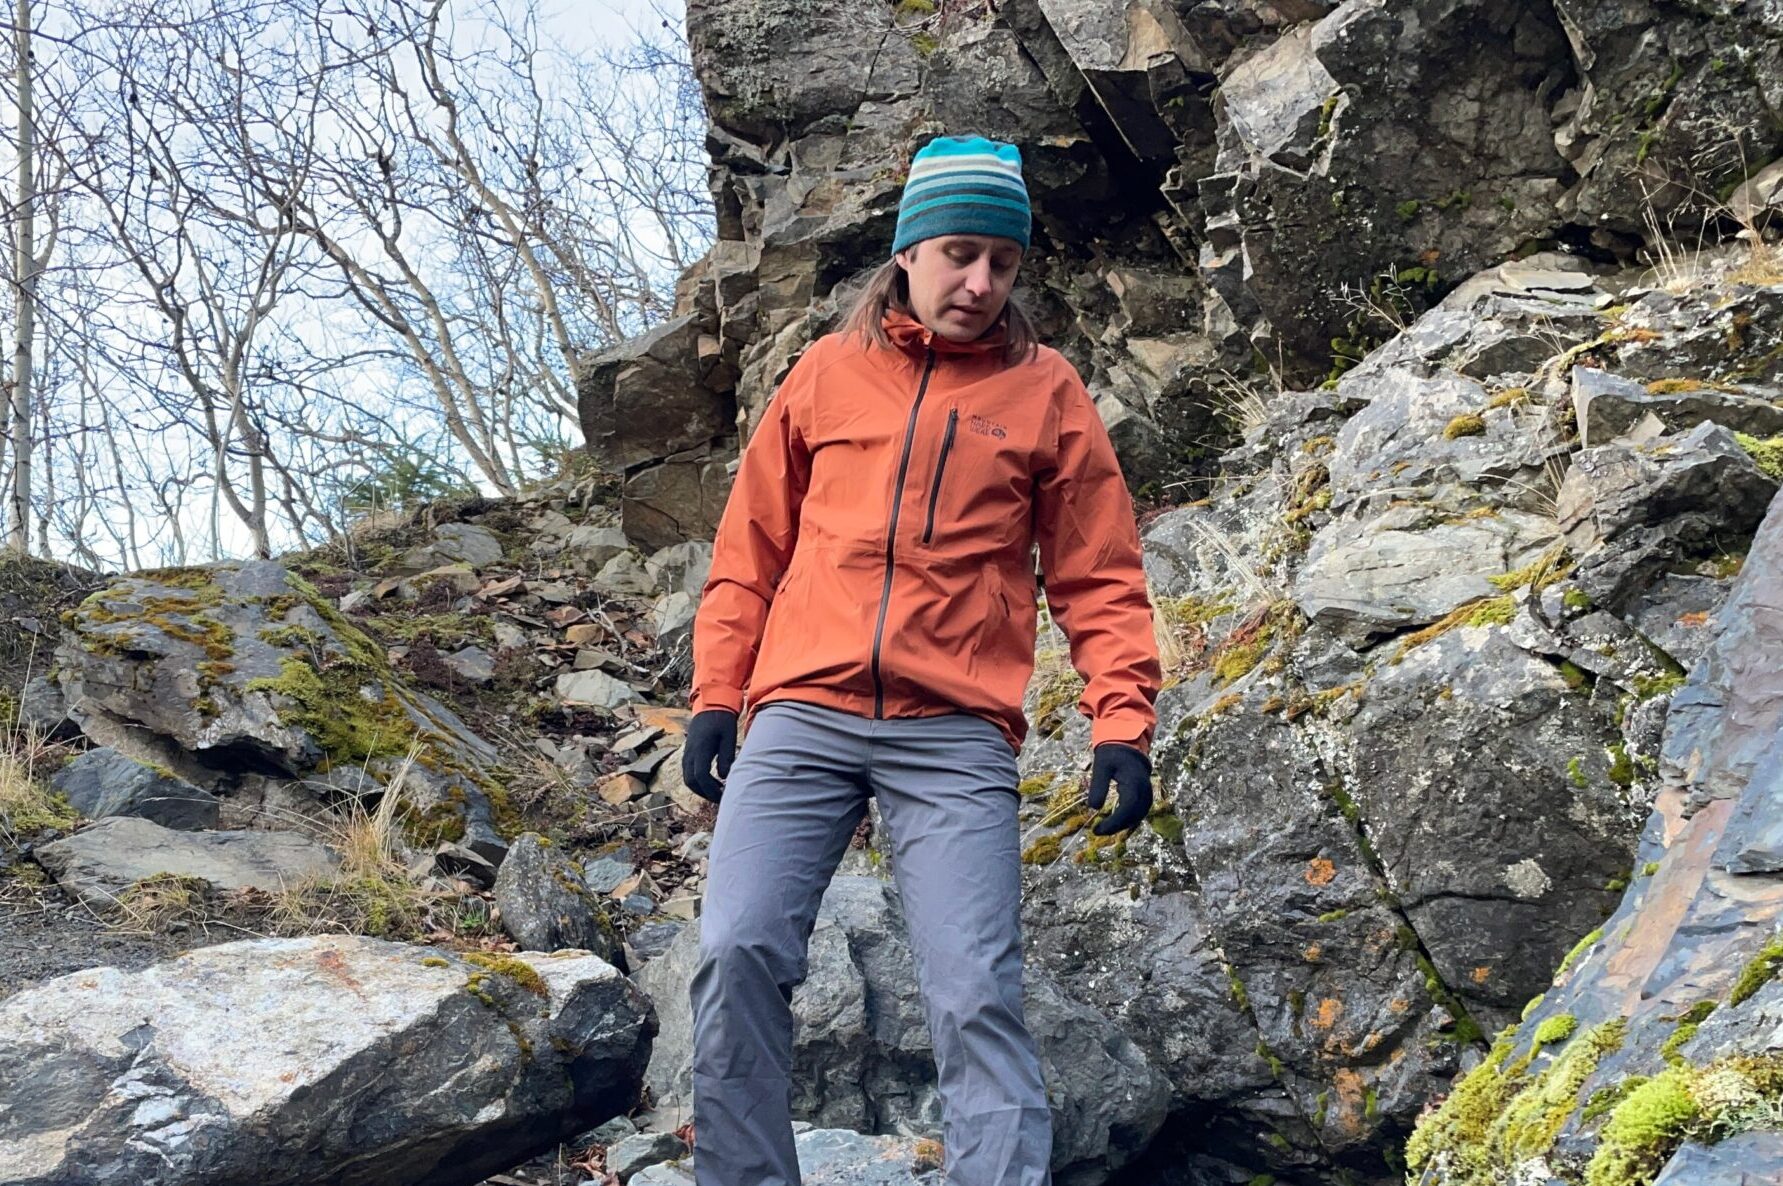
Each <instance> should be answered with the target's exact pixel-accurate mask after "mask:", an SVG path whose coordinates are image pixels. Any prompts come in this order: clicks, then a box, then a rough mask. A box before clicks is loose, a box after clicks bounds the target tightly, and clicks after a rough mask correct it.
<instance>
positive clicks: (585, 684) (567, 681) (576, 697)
mask: <svg viewBox="0 0 1783 1186" xmlns="http://www.w3.org/2000/svg"><path fill="white" fill-rule="evenodd" d="M557 698H558V699H559V700H561V701H562V702H563V703H565V704H586V705H591V706H593V707H595V708H617V707H618V706H619V705H621V704H630V703H631V702H633V701H634V700H637V699H638V694H637V693H636V692H635V691H633V690H632V688H631V685H630V684H627V683H624V682H622V681H620V680H616V679H614V678H613V677H612V676H610V675H608V674H607V673H606V672H604V671H600V670H589V671H566V672H565V673H564V674H562V675H560V676H558V677H557Z"/></svg>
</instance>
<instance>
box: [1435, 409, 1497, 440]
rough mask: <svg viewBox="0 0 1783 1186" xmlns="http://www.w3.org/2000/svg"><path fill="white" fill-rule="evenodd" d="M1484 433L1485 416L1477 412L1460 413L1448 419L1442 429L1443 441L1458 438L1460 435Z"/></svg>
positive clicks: (1472, 435)
mask: <svg viewBox="0 0 1783 1186" xmlns="http://www.w3.org/2000/svg"><path fill="white" fill-rule="evenodd" d="M1485 433H1486V421H1485V418H1484V417H1482V416H1481V415H1480V414H1479V413H1477V412H1463V413H1461V415H1459V416H1457V417H1455V418H1454V419H1453V420H1451V421H1449V422H1448V424H1447V425H1445V426H1444V427H1443V430H1442V435H1443V439H1444V440H1445V441H1456V440H1460V439H1461V438H1462V437H1477V436H1484V435H1485Z"/></svg>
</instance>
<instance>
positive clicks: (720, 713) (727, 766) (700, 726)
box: [681, 708, 737, 803]
mask: <svg viewBox="0 0 1783 1186" xmlns="http://www.w3.org/2000/svg"><path fill="white" fill-rule="evenodd" d="M736 756H737V714H736V713H734V712H732V711H731V710H730V709H728V708H708V709H707V710H706V711H704V712H698V713H695V714H694V716H693V720H692V721H690V722H688V725H687V744H685V745H683V746H682V747H681V781H682V782H685V783H686V784H687V789H688V790H690V791H692V792H693V793H694V794H696V795H698V796H699V797H700V798H702V799H705V800H707V801H708V802H711V803H716V802H718V800H719V797H720V796H722V795H723V794H724V780H725V779H727V778H729V777H730V773H731V759H733V758H735V757H736ZM714 760H716V761H717V763H718V777H717V778H713V777H712V763H713V761H714Z"/></svg>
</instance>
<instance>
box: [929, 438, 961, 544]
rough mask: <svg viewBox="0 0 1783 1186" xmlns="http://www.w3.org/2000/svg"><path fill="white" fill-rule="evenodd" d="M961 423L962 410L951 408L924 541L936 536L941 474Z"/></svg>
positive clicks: (932, 486) (932, 488) (936, 467)
mask: <svg viewBox="0 0 1783 1186" xmlns="http://www.w3.org/2000/svg"><path fill="white" fill-rule="evenodd" d="M959 424H960V410H959V409H958V408H949V409H948V412H947V433H946V435H944V436H943V437H942V438H941V456H940V457H939V458H938V459H937V460H936V462H935V481H934V482H933V483H932V484H931V485H930V486H929V518H928V522H926V523H924V524H923V528H922V542H923V543H925V544H926V543H928V542H929V541H930V540H932V539H934V538H935V504H936V503H938V502H940V501H941V475H942V474H943V473H945V472H946V471H947V455H948V454H949V453H951V452H953V432H954V429H956V428H958V427H959Z"/></svg>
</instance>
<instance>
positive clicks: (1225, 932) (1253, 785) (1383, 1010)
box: [1127, 696, 1459, 1168]
mask: <svg viewBox="0 0 1783 1186" xmlns="http://www.w3.org/2000/svg"><path fill="white" fill-rule="evenodd" d="M1259 707H1260V704H1259V701H1258V699H1257V698H1256V697H1255V696H1253V697H1251V698H1249V699H1248V701H1247V702H1246V703H1243V704H1240V705H1236V706H1233V707H1232V708H1230V709H1228V710H1226V711H1224V712H1221V713H1219V714H1217V715H1214V716H1212V717H1210V718H1209V719H1208V720H1206V721H1205V723H1203V724H1200V725H1199V727H1192V728H1185V729H1184V730H1183V731H1182V733H1181V734H1179V736H1178V739H1175V740H1173V741H1172V742H1171V743H1170V744H1169V745H1167V746H1166V747H1165V749H1164V750H1163V751H1162V752H1160V754H1159V755H1158V757H1157V762H1156V766H1157V769H1158V770H1159V771H1160V772H1161V774H1162V775H1163V778H1164V781H1163V783H1162V785H1163V786H1164V787H1165V788H1166V789H1167V791H1168V794H1169V796H1170V801H1171V803H1172V804H1173V805H1174V807H1175V811H1176V814H1177V816H1178V818H1179V819H1180V820H1182V822H1183V833H1182V843H1183V846H1184V852H1185V855H1186V858H1187V861H1188V864H1189V867H1190V869H1191V870H1192V871H1193V879H1194V884H1195V885H1196V886H1197V887H1198V891H1199V893H1198V898H1197V901H1198V903H1199V910H1200V913H1201V914H1202V915H1203V917H1204V919H1205V922H1204V924H1203V925H1204V926H1205V927H1206V937H1207V943H1208V946H1209V947H1210V948H1212V949H1213V950H1215V951H1217V952H1219V953H1221V955H1222V956H1223V959H1221V960H1220V961H1219V971H1220V973H1221V974H1222V975H1223V977H1224V978H1225V979H1226V985H1225V986H1223V987H1225V988H1226V989H1227V994H1228V997H1229V999H1230V1000H1231V1002H1232V1003H1231V1004H1228V1005H1226V1006H1225V1008H1226V1009H1227V1010H1229V1011H1230V1010H1233V1009H1236V1011H1237V1012H1238V1013H1239V1016H1240V1019H1241V1023H1242V1024H1241V1025H1240V1026H1239V1027H1238V1030H1237V1033H1236V1034H1234V1035H1233V1037H1231V1038H1228V1039H1226V1045H1227V1046H1228V1048H1229V1046H1230V1045H1237V1044H1241V1043H1242V1041H1243V1037H1244V1036H1245V1035H1244V1030H1245V1029H1247V1028H1248V1029H1249V1031H1250V1032H1249V1035H1248V1036H1249V1038H1250V1050H1249V1052H1248V1054H1249V1057H1248V1058H1247V1059H1243V1060H1239V1059H1235V1058H1233V1055H1232V1054H1231V1053H1230V1052H1229V1049H1228V1051H1222V1052H1221V1053H1223V1054H1224V1058H1222V1059H1221V1062H1222V1066H1221V1068H1220V1070H1221V1072H1222V1073H1223V1075H1225V1076H1235V1072H1236V1071H1237V1070H1239V1069H1240V1068H1248V1071H1249V1074H1250V1076H1252V1077H1253V1083H1252V1085H1249V1090H1248V1091H1247V1090H1245V1089H1244V1088H1245V1087H1246V1086H1247V1085H1245V1084H1243V1083H1242V1081H1240V1082H1231V1081H1230V1080H1229V1079H1228V1081H1227V1082H1225V1083H1222V1082H1221V1081H1220V1079H1218V1078H1216V1079H1215V1080H1214V1082H1212V1083H1206V1084H1204V1083H1203V1082H1202V1081H1200V1080H1198V1079H1197V1078H1195V1077H1194V1076H1192V1075H1185V1074H1182V1073H1180V1072H1177V1073H1176V1074H1175V1075H1174V1080H1175V1082H1176V1083H1177V1085H1178V1086H1177V1090H1178V1093H1179V1095H1181V1096H1186V1097H1187V1101H1185V1103H1188V1106H1186V1107H1184V1109H1183V1111H1184V1112H1185V1114H1188V1115H1193V1114H1194V1112H1195V1111H1196V1110H1197V1109H1195V1108H1194V1106H1193V1104H1192V1103H1189V1102H1188V1101H1194V1100H1195V1097H1196V1096H1198V1095H1200V1094H1201V1093H1202V1092H1209V1093H1210V1094H1211V1093H1212V1092H1213V1091H1214V1090H1217V1089H1218V1088H1220V1087H1223V1088H1224V1089H1225V1090H1223V1091H1220V1092H1219V1094H1218V1095H1215V1096H1214V1098H1218V1099H1220V1100H1221V1101H1222V1104H1223V1108H1224V1110H1226V1111H1227V1112H1228V1113H1229V1114H1230V1115H1231V1117H1232V1119H1231V1120H1230V1121H1229V1123H1228V1126H1227V1127H1229V1128H1230V1129H1233V1130H1236V1131H1235V1132H1232V1133H1231V1134H1230V1135H1229V1136H1227V1137H1225V1139H1224V1140H1221V1141H1214V1140H1206V1139H1203V1140H1202V1141H1201V1142H1200V1143H1201V1144H1202V1146H1203V1149H1204V1151H1213V1149H1214V1148H1217V1147H1219V1146H1222V1145H1223V1146H1224V1147H1225V1150H1226V1155H1227V1156H1235V1157H1237V1158H1239V1159H1240V1163H1241V1164H1262V1163H1265V1162H1268V1161H1270V1160H1271V1159H1274V1163H1275V1164H1279V1165H1282V1166H1283V1167H1284V1168H1285V1167H1286V1166H1288V1165H1293V1164H1297V1163H1299V1164H1304V1163H1305V1162H1306V1161H1307V1160H1314V1161H1316V1159H1317V1158H1319V1157H1320V1156H1322V1155H1324V1154H1323V1152H1322V1151H1325V1150H1336V1149H1342V1150H1347V1151H1350V1152H1351V1154H1352V1155H1353V1156H1356V1157H1358V1159H1359V1160H1360V1159H1361V1158H1363V1157H1365V1156H1366V1154H1365V1150H1366V1149H1367V1148H1368V1147H1369V1146H1370V1145H1371V1144H1373V1143H1376V1142H1378V1141H1379V1139H1380V1137H1379V1134H1378V1132H1377V1126H1385V1125H1399V1124H1405V1123H1408V1122H1409V1121H1410V1120H1411V1118H1412V1117H1413V1116H1415V1115H1416V1113H1417V1111H1418V1109H1419V1108H1420V1107H1421V1105H1422V1102H1423V1100H1425V1099H1427V1098H1428V1095H1429V1093H1430V1092H1431V1090H1432V1089H1433V1088H1434V1087H1435V1085H1436V1084H1438V1083H1440V1082H1441V1081H1442V1076H1444V1075H1445V1074H1447V1073H1448V1071H1449V1070H1450V1069H1451V1068H1452V1065H1453V1064H1452V1061H1451V1060H1452V1059H1453V1057H1454V1052H1453V1046H1452V1044H1451V1043H1450V1042H1447V1041H1445V1040H1444V1037H1445V1036H1449V1037H1452V1036H1453V1035H1454V1032H1455V1028H1456V1025H1457V1022H1458V1020H1459V1019H1458V1018H1457V1017H1455V1016H1453V1015H1452V1014H1451V1013H1450V1012H1449V1011H1448V1010H1447V1009H1446V1008H1445V1007H1444V1006H1443V1004H1442V1002H1440V1001H1438V1000H1437V999H1435V998H1434V996H1433V993H1432V991H1431V989H1430V987H1429V985H1430V981H1429V980H1427V978H1426V975H1425V972H1424V970H1423V968H1422V966H1421V965H1420V963H1419V954H1420V952H1419V949H1418V946H1417V943H1416V941H1415V940H1413V941H1410V942H1408V941H1407V940H1408V938H1409V937H1410V936H1411V934H1412V932H1411V931H1410V928H1409V927H1408V926H1407V925H1406V921H1405V918H1404V916H1403V914H1402V913H1401V912H1400V911H1398V910H1397V909H1395V908H1394V907H1393V906H1392V905H1391V904H1390V903H1391V900H1392V899H1391V896H1390V895H1389V894H1387V893H1384V892H1383V889H1384V885H1383V871H1382V870H1381V869H1379V868H1378V867H1377V864H1376V859H1375V857H1374V855H1373V853H1372V851H1371V850H1370V848H1369V847H1368V846H1367V844H1366V843H1365V840H1364V835H1365V834H1368V833H1365V831H1364V829H1365V827H1366V826H1367V825H1370V824H1372V823H1373V820H1374V817H1372V816H1368V815H1366V814H1358V813H1357V809H1356V806H1355V800H1354V799H1352V798H1349V797H1348V796H1346V795H1345V794H1344V790H1345V788H1346V787H1350V786H1351V784H1350V783H1349V782H1348V780H1347V779H1345V778H1343V777H1341V775H1340V773H1339V771H1337V770H1334V769H1333V768H1332V764H1331V763H1330V762H1328V761H1327V760H1326V759H1325V758H1323V757H1322V756H1321V755H1320V753H1319V746H1318V745H1317V744H1316V736H1314V735H1308V734H1307V733H1305V732H1303V731H1302V730H1301V729H1300V728H1298V727H1297V726H1295V725H1293V724H1290V723H1288V722H1285V721H1283V720H1282V719H1280V717H1278V716H1276V715H1272V714H1265V713H1263V712H1261V711H1259ZM1191 719H1192V718H1191ZM1350 794H1355V791H1354V789H1353V788H1352V789H1351V791H1350ZM1237 804H1242V805H1243V806H1242V809H1239V808H1237V807H1236V805H1237ZM1346 804H1349V806H1348V807H1347V808H1346ZM1352 816H1353V817H1354V819H1353V820H1352V818H1350V817H1352ZM1260 820H1267V821H1268V823H1267V824H1266V825H1261V824H1259V822H1258V821H1260ZM1365 821H1366V823H1365ZM1382 823H1383V825H1384V824H1385V823H1386V819H1385V818H1383V819H1382ZM1133 958H1134V957H1133V956H1128V957H1127V959H1128V960H1131V959H1133ZM1133 1008H1134V1016H1135V1020H1136V1021H1137V1020H1139V1019H1141V1018H1143V1017H1144V1015H1145V1011H1146V1009H1145V1005H1144V1004H1143V1003H1136V1004H1135V1005H1134V1007H1133ZM1213 1053H1214V1052H1212V1051H1209V1052H1208V1053H1207V1054H1204V1055H1200V1056H1199V1057H1209V1056H1211V1055H1212V1054H1213ZM1203 1098H1204V1099H1205V1098H1206V1097H1205V1096H1204V1097H1203ZM1370 1099H1372V1100H1373V1101H1374V1104H1373V1106H1372V1107H1371V1106H1370V1105H1369V1103H1368V1101H1369V1100H1370ZM1203 1106H1205V1105H1203ZM1191 1143H1193V1142H1191Z"/></svg>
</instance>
